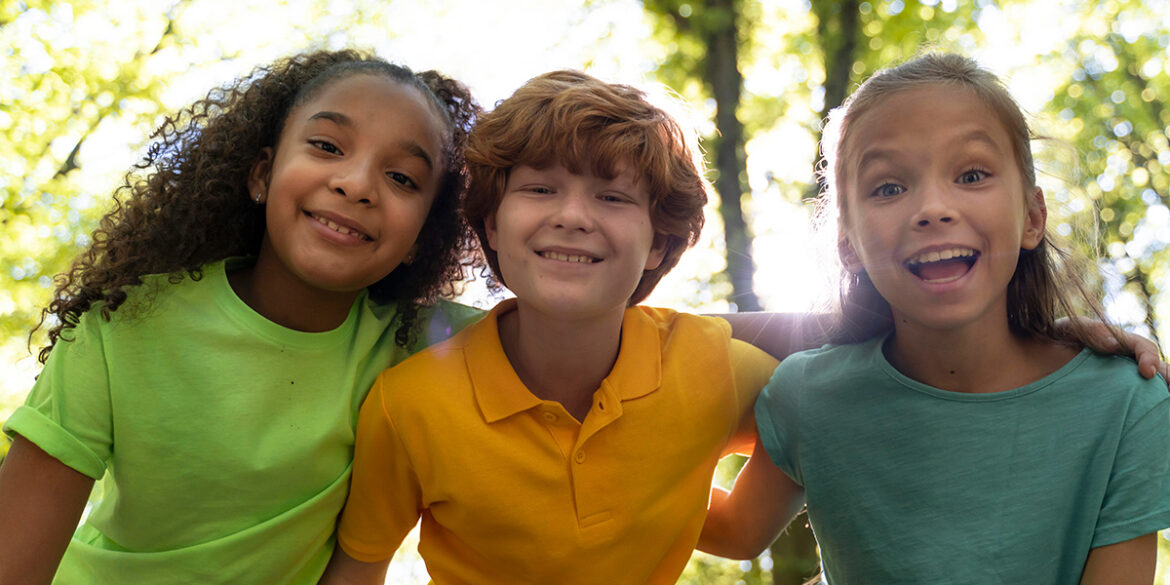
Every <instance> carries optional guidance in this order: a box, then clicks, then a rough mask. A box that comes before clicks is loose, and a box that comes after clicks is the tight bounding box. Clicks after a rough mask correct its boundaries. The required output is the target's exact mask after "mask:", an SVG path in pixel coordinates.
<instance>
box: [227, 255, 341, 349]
mask: <svg viewBox="0 0 1170 585" xmlns="http://www.w3.org/2000/svg"><path fill="white" fill-rule="evenodd" d="M286 274H287V273H286V272H284V271H273V270H268V269H266V267H265V266H263V265H262V264H260V263H257V264H256V265H254V266H250V267H247V268H241V269H239V270H236V271H233V272H230V273H228V283H229V284H231V286H232V290H233V291H234V292H235V293H236V296H238V297H240V300H242V301H244V303H245V304H247V305H248V306H249V307H251V309H252V310H253V311H256V312H257V313H259V314H260V315H262V316H263V317H264V318H265V319H268V320H269V321H272V322H273V323H276V324H277V325H282V326H284V327H288V328H289V329H294V330H296V331H308V332H313V333H316V332H322V331H330V330H333V329H336V328H338V327H340V326H341V324H342V323H344V322H345V319H346V317H348V316H349V310H350V308H352V307H353V302H354V300H355V299H357V296H358V294H359V293H358V292H346V293H336V292H330V291H322V290H318V289H314V288H311V287H307V286H305V285H304V284H303V283H301V282H299V281H297V282H289V280H290V279H288V278H287V277H285V275H286Z"/></svg>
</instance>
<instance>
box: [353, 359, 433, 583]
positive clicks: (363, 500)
mask: <svg viewBox="0 0 1170 585" xmlns="http://www.w3.org/2000/svg"><path fill="white" fill-rule="evenodd" d="M393 383H394V381H393V376H392V371H391V370H387V371H386V372H382V374H381V375H379V376H378V379H377V381H375V382H374V387H373V388H372V389H371V390H370V394H369V396H367V397H366V400H365V402H364V403H363V404H362V408H361V413H360V415H359V416H358V427H357V439H356V441H355V444H354V461H353V480H352V482H351V483H350V488H349V499H348V500H347V501H346V503H345V509H344V510H343V511H342V514H341V522H340V525H339V526H338V530H337V541H338V544H339V545H340V546H341V548H342V549H343V550H344V551H345V552H346V554H348V555H349V556H351V557H353V558H355V559H357V560H359V561H363V562H368V563H370V562H377V561H384V560H386V559H389V558H390V557H392V556H394V551H396V550H397V549H398V546H399V545H400V544H402V539H403V538H405V537H406V534H407V533H408V532H410V530H411V528H413V527H414V525H415V523H417V522H418V518H419V513H420V512H419V508H420V506H421V501H422V493H421V488H420V486H419V481H418V477H417V475H416V474H415V471H414V468H413V466H412V465H411V463H410V456H409V453H408V452H407V449H406V447H405V445H404V444H403V443H402V440H401V438H400V436H399V434H398V431H397V429H396V428H394V423H393V421H392V420H391V419H390V416H389V414H387V411H386V408H385V399H386V397H385V392H384V389H385V388H386V387H387V386H388V385H389V384H393Z"/></svg>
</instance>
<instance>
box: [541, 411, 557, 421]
mask: <svg viewBox="0 0 1170 585" xmlns="http://www.w3.org/2000/svg"><path fill="white" fill-rule="evenodd" d="M544 420H547V421H548V422H550V423H552V422H557V415H556V413H555V412H548V411H545V413H544Z"/></svg>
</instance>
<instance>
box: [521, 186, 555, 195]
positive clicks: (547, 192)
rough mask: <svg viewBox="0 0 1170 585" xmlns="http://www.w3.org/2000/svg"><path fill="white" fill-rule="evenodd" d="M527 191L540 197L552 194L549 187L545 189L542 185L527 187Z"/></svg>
mask: <svg viewBox="0 0 1170 585" xmlns="http://www.w3.org/2000/svg"><path fill="white" fill-rule="evenodd" d="M527 190H528V192H530V193H539V194H541V195H550V194H552V192H553V190H552V189H550V188H549V187H545V186H544V185H533V186H530V187H527Z"/></svg>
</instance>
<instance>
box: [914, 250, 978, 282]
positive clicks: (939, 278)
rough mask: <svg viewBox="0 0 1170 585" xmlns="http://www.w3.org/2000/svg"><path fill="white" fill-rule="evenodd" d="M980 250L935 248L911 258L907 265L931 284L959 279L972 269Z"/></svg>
mask: <svg viewBox="0 0 1170 585" xmlns="http://www.w3.org/2000/svg"><path fill="white" fill-rule="evenodd" d="M978 260H979V252H978V251H977V250H973V249H971V248H950V249H947V250H934V251H931V252H925V253H922V254H919V255H917V256H914V257H913V258H909V259H907V260H906V262H905V265H906V268H907V269H908V270H910V272H911V273H912V274H914V276H916V277H918V278H919V279H921V280H922V281H924V282H927V283H929V284H944V283H947V282H951V281H954V280H958V279H960V278H962V277H963V276H965V275H966V274H967V273H968V272H970V271H971V267H973V266H975V262H976V261H978Z"/></svg>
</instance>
